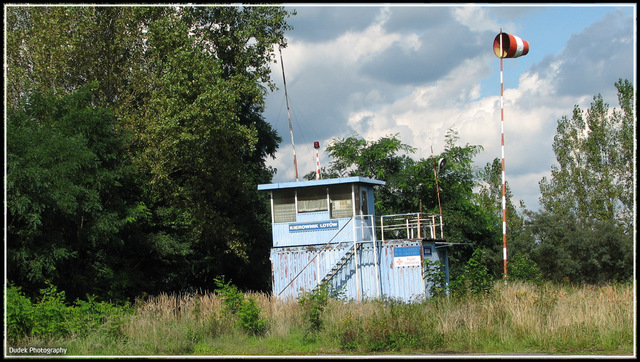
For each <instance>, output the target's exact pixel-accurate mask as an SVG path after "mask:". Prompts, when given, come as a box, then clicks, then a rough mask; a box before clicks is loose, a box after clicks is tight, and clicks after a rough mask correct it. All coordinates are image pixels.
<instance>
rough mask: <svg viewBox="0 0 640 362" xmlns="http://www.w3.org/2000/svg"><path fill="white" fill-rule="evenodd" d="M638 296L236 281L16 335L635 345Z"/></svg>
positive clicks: (235, 343)
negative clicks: (422, 292)
mask: <svg viewBox="0 0 640 362" xmlns="http://www.w3.org/2000/svg"><path fill="white" fill-rule="evenodd" d="M234 298H237V300H235V301H234V300H233V299H234ZM9 302H10V301H9V300H8V302H7V303H9ZM634 303H635V288H634V286H633V285H604V286H576V285H569V284H566V285H554V284H549V283H547V284H542V285H534V284H527V283H520V282H509V283H505V282H503V281H499V282H497V283H496V284H495V286H494V287H493V288H492V290H491V292H490V293H489V294H486V295H469V296H466V297H461V298H450V297H442V298H437V299H432V300H428V301H424V302H420V303H412V304H407V303H402V302H399V301H394V300H377V301H376V300H371V301H362V302H355V301H341V300H338V299H333V298H327V295H307V296H305V298H302V299H301V300H290V301H276V300H274V299H273V298H272V297H270V296H269V295H267V294H262V293H239V292H237V291H234V290H231V291H229V290H227V291H226V292H225V293H220V292H216V293H201V294H184V295H159V296H154V297H147V298H145V299H144V300H138V301H137V302H136V303H134V304H133V305H131V306H129V307H126V308H125V307H122V308H120V307H119V308H112V309H109V312H107V313H105V314H104V315H103V316H102V317H101V318H100V319H99V322H98V323H94V324H93V325H94V326H93V327H91V328H89V329H86V330H85V331H83V332H73V331H74V330H73V329H69V328H67V330H66V331H67V332H66V333H64V336H63V337H59V336H52V335H49V337H46V338H44V337H43V336H45V334H40V335H38V334H37V333H33V332H32V333H30V335H29V336H21V337H17V338H11V340H10V341H9V342H8V343H7V347H12V348H13V349H12V350H13V351H16V348H18V347H24V348H27V347H28V348H34V347H35V348H64V349H66V351H65V354H66V355H67V356H100V355H103V356H104V355H107V356H132V355H135V356H174V355H193V356H195V355H204V356H213V355H218V356H219V355H225V356H228V355H260V356H264V355H269V356H274V355H275V356H277V355H318V354H327V355H335V354H339V355H345V354H350V355H367V354H378V353H385V354H389V353H407V354H414V353H416V354H447V355H451V354H454V355H455V354H478V353H480V354H483V353H486V354H504V355H510V354H527V353H531V354H544V355H564V356H566V355H606V356H613V355H615V356H634V355H635V340H636V338H635V337H636V336H635V332H634V331H635V317H636V314H635V305H634ZM69 308H70V309H72V308H79V307H69ZM125 309H126V310H125ZM59 320H60V321H64V318H63V319H59ZM60 323H62V322H60ZM63 330H64V329H63ZM79 330H80V329H77V328H76V329H75V331H79ZM5 355H16V354H15V353H14V354H11V353H8V352H7V351H5Z"/></svg>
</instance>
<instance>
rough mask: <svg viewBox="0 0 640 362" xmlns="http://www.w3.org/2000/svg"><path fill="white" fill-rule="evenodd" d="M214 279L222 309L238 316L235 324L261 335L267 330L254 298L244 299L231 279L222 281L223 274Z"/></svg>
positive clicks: (246, 330) (250, 332)
mask: <svg viewBox="0 0 640 362" xmlns="http://www.w3.org/2000/svg"><path fill="white" fill-rule="evenodd" d="M214 280H215V283H216V285H217V286H218V289H217V292H218V293H220V295H221V296H222V304H223V305H224V311H225V312H228V313H229V314H230V315H232V316H235V317H237V318H238V320H237V321H236V326H239V327H240V328H242V330H243V331H244V332H246V333H248V334H252V335H254V336H257V335H263V334H264V333H265V332H266V330H267V320H266V319H265V318H261V317H260V314H261V311H260V308H258V304H257V303H256V301H255V299H254V298H249V299H248V300H245V299H244V294H242V293H240V291H239V290H238V287H236V286H235V285H233V284H232V283H231V281H228V282H226V283H225V282H224V276H221V277H218V278H216V279H214Z"/></svg>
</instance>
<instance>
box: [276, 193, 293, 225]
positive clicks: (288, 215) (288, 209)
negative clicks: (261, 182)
mask: <svg viewBox="0 0 640 362" xmlns="http://www.w3.org/2000/svg"><path fill="white" fill-rule="evenodd" d="M272 198H273V222H274V223H277V222H292V221H296V203H295V202H296V198H295V193H294V191H293V190H278V191H273V192H272Z"/></svg>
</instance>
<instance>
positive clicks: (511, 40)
mask: <svg viewBox="0 0 640 362" xmlns="http://www.w3.org/2000/svg"><path fill="white" fill-rule="evenodd" d="M493 53H494V54H495V55H496V56H497V57H498V58H500V129H501V133H502V134H501V146H502V251H503V263H504V276H503V277H504V278H505V279H506V278H507V183H506V182H507V181H506V176H505V175H506V173H505V164H504V83H503V79H504V77H503V76H502V59H503V58H517V57H521V56H523V55H527V53H529V43H528V42H527V41H525V40H522V39H520V38H518V37H517V36H514V35H509V34H507V33H503V32H502V29H500V33H499V34H498V35H497V36H496V38H495V39H494V40H493Z"/></svg>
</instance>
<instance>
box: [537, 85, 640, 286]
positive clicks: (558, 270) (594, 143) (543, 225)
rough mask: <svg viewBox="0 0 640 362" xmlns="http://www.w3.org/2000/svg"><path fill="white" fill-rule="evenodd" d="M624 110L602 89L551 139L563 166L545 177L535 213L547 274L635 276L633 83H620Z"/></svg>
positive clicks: (560, 125)
mask: <svg viewBox="0 0 640 362" xmlns="http://www.w3.org/2000/svg"><path fill="white" fill-rule="evenodd" d="M615 85H616V88H617V89H618V99H619V102H620V106H621V109H620V110H614V111H613V112H610V110H609V106H608V104H606V103H604V102H603V100H602V97H601V96H600V95H597V96H595V97H594V98H593V102H592V103H591V107H590V108H589V109H588V110H587V111H586V112H585V111H583V110H582V109H580V107H578V106H575V107H574V109H573V114H572V117H571V118H568V117H567V116H563V117H562V118H561V119H560V120H558V128H557V133H556V137H555V139H554V143H553V150H554V152H555V154H556V160H557V161H558V166H552V169H551V177H550V178H546V177H545V178H543V179H542V180H541V181H540V191H541V197H540V202H541V204H542V207H543V209H542V211H540V212H539V213H537V214H536V215H535V216H534V221H533V223H534V228H535V232H536V236H537V238H538V239H539V242H540V245H539V247H538V248H537V259H538V264H539V265H541V266H542V265H543V264H544V265H545V269H544V272H545V274H546V276H547V277H550V278H552V279H559V278H563V277H569V278H571V279H572V280H574V281H589V282H599V281H604V280H624V279H626V278H629V277H630V276H631V274H630V273H631V272H630V271H631V269H632V268H631V266H632V258H631V257H630V252H631V249H632V248H631V245H632V232H633V226H634V225H633V217H632V215H633V206H634V205H633V199H634V196H633V193H634V188H633V187H632V181H631V180H632V179H633V175H635V172H634V164H633V158H632V155H633V140H632V137H633V121H634V119H635V114H634V113H633V109H634V107H633V104H634V102H635V101H634V90H633V87H632V86H631V84H630V83H629V81H622V80H619V81H618V82H617V83H616V84H615Z"/></svg>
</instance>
